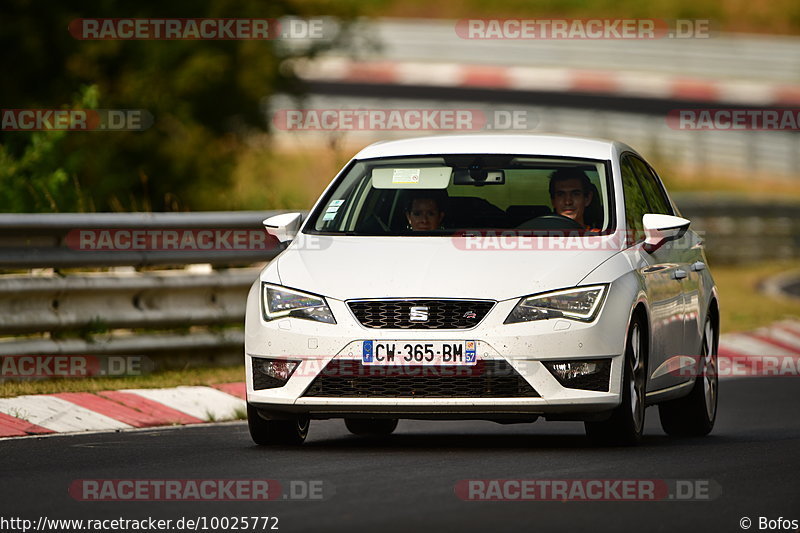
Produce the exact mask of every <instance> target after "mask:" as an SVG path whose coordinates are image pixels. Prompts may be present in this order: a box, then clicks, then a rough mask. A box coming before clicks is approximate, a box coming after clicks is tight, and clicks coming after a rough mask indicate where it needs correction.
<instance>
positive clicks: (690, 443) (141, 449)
mask: <svg viewBox="0 0 800 533" xmlns="http://www.w3.org/2000/svg"><path fill="white" fill-rule="evenodd" d="M798 385H800V383H798V382H797V381H796V379H795V378H792V377H782V378H751V379H736V380H730V381H723V382H722V384H721V398H720V416H719V418H718V420H717V426H716V427H715V430H714V432H713V433H712V435H711V436H709V437H706V438H702V439H686V440H675V439H670V438H668V437H667V436H666V435H664V433H663V432H662V431H661V429H660V426H659V425H658V416H657V415H658V413H657V412H656V409H655V408H650V409H648V412H647V432H646V433H647V434H646V438H645V440H644V442H643V444H642V445H641V446H640V447H637V448H592V447H590V446H589V444H588V442H587V440H586V439H585V437H584V436H583V428H582V425H581V424H580V423H566V422H561V423H554V422H549V423H548V422H541V421H540V422H537V423H534V424H522V425H519V424H518V425H507V426H501V425H497V424H494V423H490V422H430V421H401V423H400V426H399V427H398V430H397V432H396V433H395V434H394V435H392V436H390V437H387V438H383V439H365V438H359V437H355V436H352V435H350V434H349V433H348V432H347V430H346V429H345V427H344V424H343V423H342V422H341V421H338V420H333V421H316V422H314V423H312V426H311V431H310V434H309V439H308V440H307V441H306V444H305V445H304V446H302V447H300V448H286V447H276V448H264V447H257V446H254V445H253V444H252V442H251V441H250V437H249V434H248V432H247V427H246V424H245V423H243V422H235V423H228V424H210V425H205V426H194V427H182V428H169V429H158V430H146V431H141V430H140V431H131V432H122V433H102V434H100V433H98V434H84V435H64V436H54V437H44V438H23V439H9V440H5V441H2V442H0V453H2V457H3V460H2V466H0V479H1V480H2V482H1V483H0V515H1V516H3V517H9V516H11V517H23V518H29V519H32V520H37V519H38V517H39V516H40V515H43V516H47V517H48V518H93V519H104V518H105V519H112V518H119V517H122V518H145V517H147V516H153V517H160V518H165V519H166V518H171V519H177V518H179V517H181V516H187V517H197V516H205V517H209V518H210V517H212V516H216V517H223V516H237V515H238V516H241V515H247V516H254V515H257V516H265V515H269V516H277V517H278V518H279V522H278V527H279V529H278V530H279V531H286V532H292V531H380V532H386V531H442V532H447V531H517V532H519V531H526V532H527V531H530V532H538V531H566V532H571V531H615V532H620V531H669V532H678V531H680V532H688V531H723V532H724V531H742V529H741V528H740V525H739V521H740V519H741V518H742V517H744V516H747V517H749V518H750V519H751V520H752V521H753V522H752V524H753V525H752V527H751V529H752V530H754V531H757V530H759V528H758V517H760V516H764V517H768V518H770V519H777V518H778V517H783V518H789V519H800V482H799V481H798V472H800V416H798V412H797V411H798V405H800V402H799V401H798V400H800V387H799V386H798ZM129 478H133V479H209V478H224V479H254V478H258V479H274V480H278V481H279V482H280V483H281V485H282V487H284V488H286V487H288V485H289V482H290V481H292V480H322V482H323V494H324V496H325V498H324V499H323V500H321V501H320V500H316V501H290V500H280V499H279V500H277V501H269V502H231V501H223V502H191V501H189V502H141V501H140V502H130V501H125V502H97V501H93V502H81V501H77V500H75V499H74V498H72V497H71V496H70V494H69V493H68V487H69V486H70V484H71V483H72V482H73V481H75V480H80V479H129ZM464 479H650V480H659V479H672V480H674V479H693V480H697V479H700V480H707V481H709V482H711V483H712V484H713V486H714V487H717V490H718V492H719V494H717V495H716V497H714V498H713V499H705V500H693V501H677V500H662V501H655V502H653V501H646V502H642V501H639V502H637V501H615V502H586V501H555V502H542V501H509V502H496V501H488V502H486V501H483V502H475V501H463V500H461V499H459V498H458V497H457V496H456V494H455V492H454V486H455V484H456V483H457V482H458V481H459V480H464ZM271 524H272V523H270V525H271ZM199 529H200V530H202V528H199ZM8 530H10V529H8ZM229 530H230V529H229ZM250 530H251V531H252V530H253V529H250ZM256 530H257V531H262V529H261V528H260V527H259V528H258V529H256Z"/></svg>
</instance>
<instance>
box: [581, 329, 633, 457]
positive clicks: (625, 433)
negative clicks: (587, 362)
mask: <svg viewBox="0 0 800 533" xmlns="http://www.w3.org/2000/svg"><path fill="white" fill-rule="evenodd" d="M646 333H647V330H646V329H645V328H644V326H643V321H642V319H641V318H639V317H638V316H637V317H634V319H633V320H632V321H631V324H630V326H629V327H628V337H627V340H626V341H625V370H624V372H623V378H622V402H621V403H620V405H619V407H617V408H616V409H614V411H613V413H612V414H611V416H610V417H609V418H608V419H607V420H603V421H601V422H585V423H584V426H585V428H586V435H587V436H588V437H589V439H590V440H591V441H592V443H593V444H596V445H600V446H633V445H635V444H638V443H639V442H640V441H641V440H642V432H643V430H644V415H645V408H646V405H645V390H646V387H647V339H646V337H647V335H646Z"/></svg>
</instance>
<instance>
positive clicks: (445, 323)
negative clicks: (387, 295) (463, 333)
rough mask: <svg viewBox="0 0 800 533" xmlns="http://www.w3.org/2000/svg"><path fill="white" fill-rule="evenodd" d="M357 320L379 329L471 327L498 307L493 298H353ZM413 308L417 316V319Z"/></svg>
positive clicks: (352, 304) (351, 308)
mask: <svg viewBox="0 0 800 533" xmlns="http://www.w3.org/2000/svg"><path fill="white" fill-rule="evenodd" d="M347 305H349V306H350V310H351V311H352V312H353V314H354V315H355V317H356V319H358V321H359V322H361V324H362V325H363V326H365V327H368V328H375V329H469V328H472V327H475V326H477V325H478V323H479V322H480V321H481V320H483V317H484V316H486V313H488V312H489V310H490V309H491V308H492V307H493V306H494V302H493V301H490V300H352V301H349V302H347ZM412 307H414V308H426V309H425V311H424V312H422V313H419V312H418V311H420V310H415V311H417V312H415V313H414V314H415V315H416V317H417V318H422V317H423V316H425V315H427V319H426V320H424V321H423V320H419V321H414V320H411V318H412V309H411V308H412Z"/></svg>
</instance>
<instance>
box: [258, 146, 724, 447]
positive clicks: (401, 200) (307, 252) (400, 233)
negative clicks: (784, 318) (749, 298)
mask: <svg viewBox="0 0 800 533" xmlns="http://www.w3.org/2000/svg"><path fill="white" fill-rule="evenodd" d="M264 224H265V226H266V228H267V231H268V232H269V233H271V234H273V235H274V236H276V237H277V238H278V240H280V241H281V242H285V243H288V245H287V247H286V249H285V250H284V251H283V252H282V253H281V254H280V255H279V256H278V257H277V258H276V259H275V260H273V261H272V262H270V263H269V264H268V265H267V266H266V267H265V268H264V270H263V271H262V272H261V274H260V277H259V279H258V280H257V282H256V283H254V284H253V286H252V288H251V290H250V293H249V296H248V300H247V313H246V324H245V363H246V372H247V405H248V420H249V428H250V433H251V435H252V438H253V440H254V441H255V442H256V443H258V444H274V443H283V444H299V443H302V442H303V441H304V439H305V437H306V435H307V432H308V427H309V421H310V420H312V419H327V418H344V420H345V423H346V425H347V428H348V429H349V430H350V431H351V432H353V433H356V434H365V435H387V434H389V433H391V432H392V431H394V429H395V427H396V426H397V421H398V419H400V418H409V419H441V420H452V419H481V420H493V421H496V422H500V423H511V422H532V421H535V420H536V419H537V418H539V417H542V418H544V419H546V420H578V421H584V423H585V428H586V432H587V435H588V436H589V437H590V438H591V439H592V440H593V441H594V442H597V443H603V444H634V443H636V442H638V441H639V440H640V439H641V436H642V427H643V424H644V417H645V408H646V407H647V406H649V405H653V404H659V412H660V418H661V424H662V427H663V428H664V430H665V431H666V432H667V433H668V434H670V435H695V436H699V435H705V434H707V433H708V432H710V431H711V429H712V427H713V424H714V419H715V416H716V409H717V391H718V381H717V373H716V365H717V359H716V352H717V342H718V332H719V316H720V315H719V304H718V296H717V289H716V287H715V285H714V281H713V280H712V278H711V275H710V273H709V271H708V269H707V268H706V259H705V254H704V251H703V247H702V241H701V240H700V239H699V237H698V235H697V234H696V233H695V232H693V231H692V230H691V229H689V221H688V220H686V219H684V218H681V217H680V213H679V212H678V209H677V207H676V206H675V205H674V203H673V202H672V201H671V200H670V198H669V196H668V195H667V193H666V191H665V189H664V187H663V185H662V183H661V180H660V179H659V177H658V175H657V174H656V173H655V171H654V170H653V169H652V167H650V165H648V164H647V163H646V162H645V160H644V159H643V158H642V157H641V156H640V155H639V154H637V153H636V151H634V150H633V149H632V148H630V147H628V146H626V145H625V144H622V143H619V142H612V141H605V140H597V139H586V138H577V137H567V136H549V135H547V136H545V135H460V136H440V137H423V138H416V139H408V140H400V141H393V142H381V143H376V144H373V145H371V146H369V147H367V148H365V149H363V150H362V151H361V152H359V153H358V154H357V155H356V156H355V157H354V158H353V159H352V160H351V161H350V162H349V163H348V164H347V165H346V166H345V167H344V169H343V170H342V171H341V172H340V173H339V175H338V176H336V178H335V179H334V180H333V182H332V183H331V184H330V186H328V188H327V189H326V190H325V192H324V193H323V194H322V196H321V197H320V199H319V200H318V202H317V203H316V205H315V206H314V208H313V209H312V210H311V211H310V214H309V216H308V217H307V219H305V220H304V219H303V217H302V215H301V214H300V213H288V214H282V215H278V216H275V217H272V218H270V219H267V220H265V221H264Z"/></svg>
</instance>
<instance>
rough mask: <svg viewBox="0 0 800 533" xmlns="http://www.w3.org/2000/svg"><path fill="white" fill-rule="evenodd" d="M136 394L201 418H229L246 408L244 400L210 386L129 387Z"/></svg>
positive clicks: (234, 416)
mask: <svg viewBox="0 0 800 533" xmlns="http://www.w3.org/2000/svg"><path fill="white" fill-rule="evenodd" d="M123 392H129V393H132V394H138V395H139V396H141V397H143V398H147V399H148V400H152V401H154V402H158V403H161V404H163V405H166V406H167V407H171V408H172V409H176V410H178V411H181V412H183V413H186V414H187V415H191V416H193V417H195V418H199V419H201V420H206V421H212V420H231V419H234V418H236V411H237V410H239V411H241V410H243V409H246V404H245V402H244V400H241V399H239V398H237V397H235V396H232V395H230V394H227V393H224V392H222V391H220V390H217V389H214V388H211V387H176V388H174V389H129V390H125V391H123Z"/></svg>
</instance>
